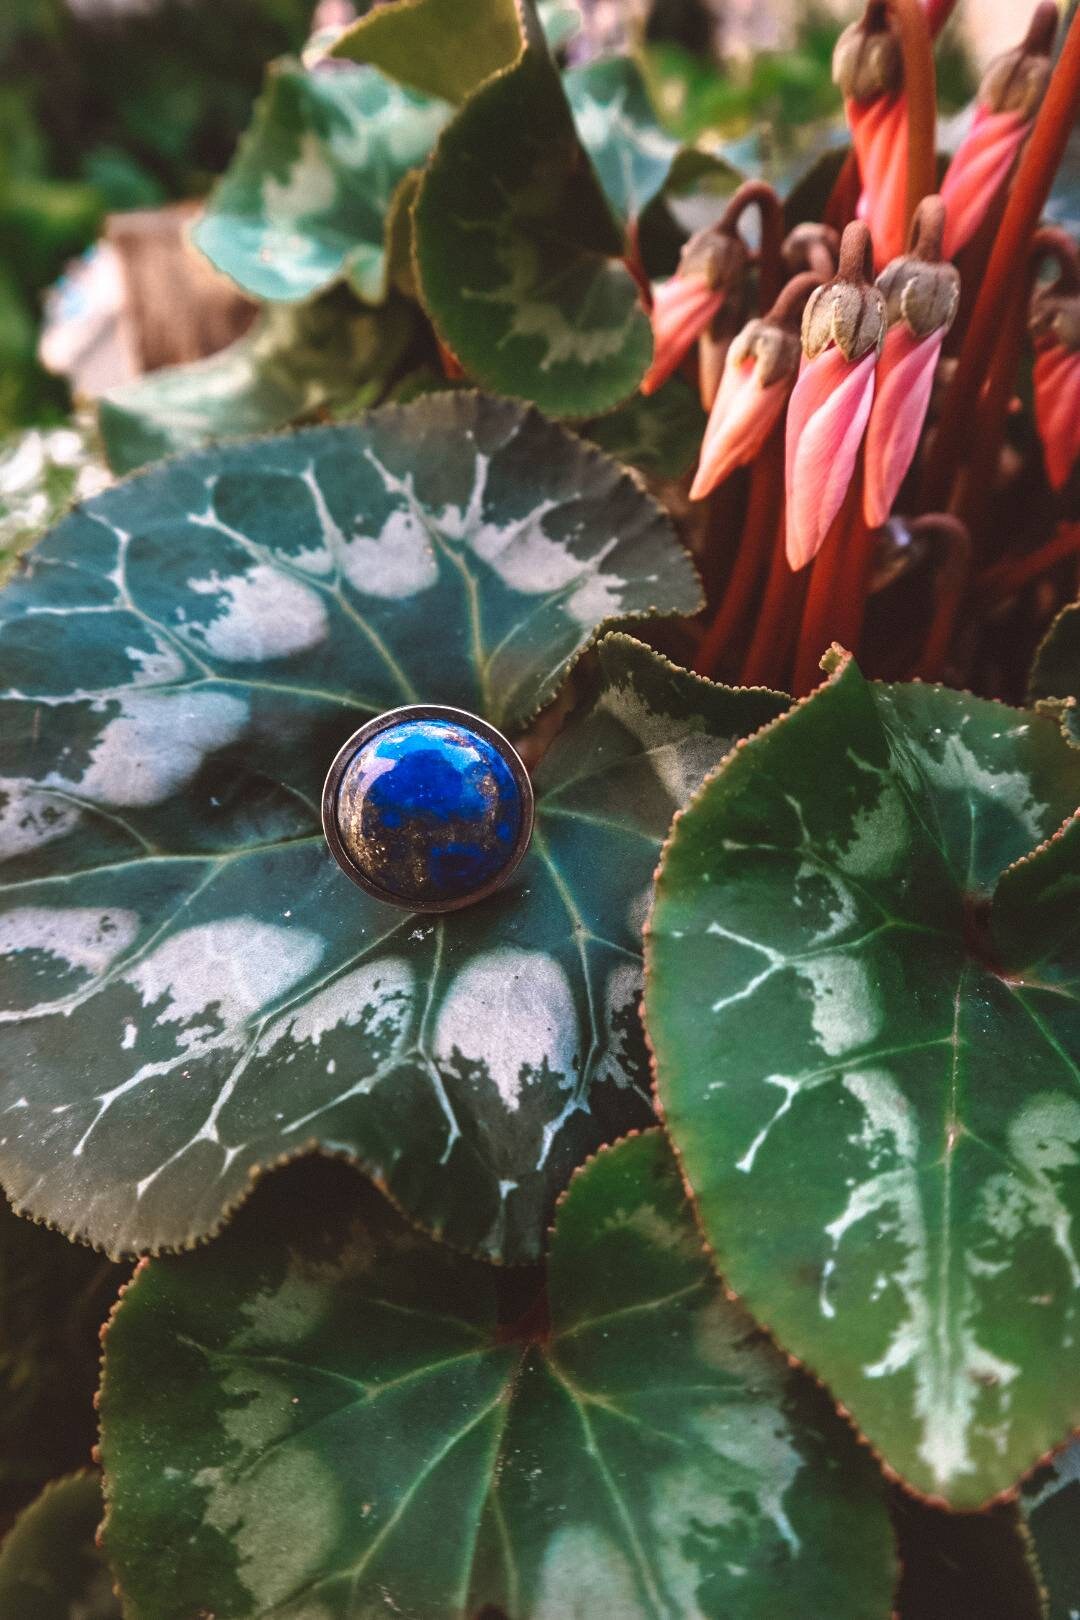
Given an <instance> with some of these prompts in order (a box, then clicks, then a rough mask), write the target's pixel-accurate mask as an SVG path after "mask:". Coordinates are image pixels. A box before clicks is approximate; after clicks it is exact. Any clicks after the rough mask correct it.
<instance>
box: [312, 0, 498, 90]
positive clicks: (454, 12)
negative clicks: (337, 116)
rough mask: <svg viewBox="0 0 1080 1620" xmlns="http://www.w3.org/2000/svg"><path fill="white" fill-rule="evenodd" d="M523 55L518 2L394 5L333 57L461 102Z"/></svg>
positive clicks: (373, 16)
mask: <svg viewBox="0 0 1080 1620" xmlns="http://www.w3.org/2000/svg"><path fill="white" fill-rule="evenodd" d="M520 51H521V25H520V23H519V21H518V14H517V8H516V6H515V4H514V0H468V4H467V5H462V3H461V0H392V3H391V4H388V5H380V6H377V7H373V8H372V9H371V10H370V11H369V12H368V13H367V15H366V16H364V17H361V18H360V20H359V22H355V23H353V25H352V27H351V28H348V29H346V31H345V33H344V34H342V35H341V37H340V38H339V39H338V40H337V41H336V42H335V44H334V46H333V48H332V51H331V53H330V54H331V55H332V56H334V57H347V58H349V59H350V60H351V61H353V62H370V63H372V64H373V65H374V66H375V67H377V68H380V69H381V70H382V72H383V73H385V74H387V76H388V77H389V78H391V79H396V80H397V81H398V83H399V84H407V85H411V86H412V87H413V89H414V90H423V91H424V92H425V93H426V94H427V95H429V96H439V97H441V98H442V100H444V101H453V102H459V101H464V100H465V99H466V98H467V97H468V96H469V95H470V94H471V93H472V91H473V90H475V89H476V87H477V86H478V85H480V84H482V83H483V82H484V80H485V79H488V78H490V77H491V75H492V74H493V73H497V72H498V71H499V69H500V68H505V67H509V65H510V63H511V62H514V61H516V59H517V57H518V55H519V53H520Z"/></svg>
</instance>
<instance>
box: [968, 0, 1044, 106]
mask: <svg viewBox="0 0 1080 1620" xmlns="http://www.w3.org/2000/svg"><path fill="white" fill-rule="evenodd" d="M1057 20H1058V14H1057V7H1056V6H1055V5H1053V4H1052V3H1051V0H1046V3H1045V4H1043V5H1040V6H1038V7H1037V8H1036V11H1035V14H1034V16H1033V17H1032V19H1031V26H1030V28H1029V29H1028V32H1027V37H1026V38H1025V39H1024V40H1023V42H1022V43H1021V44H1020V45H1018V46H1017V47H1016V49H1015V50H1012V51H1006V52H1005V54H1004V55H1003V56H997V57H995V58H994V60H993V61H992V62H991V63H990V66H989V67H988V68H987V70H986V72H985V73H984V75H983V80H982V83H981V84H980V86H979V93H978V95H977V96H976V98H975V99H976V102H977V103H978V105H979V106H980V107H985V108H986V110H987V111H988V112H992V113H1006V112H1010V113H1019V114H1020V115H1021V116H1022V117H1023V118H1034V116H1035V114H1036V113H1037V112H1038V110H1039V106H1040V104H1041V102H1042V99H1043V96H1044V95H1045V94H1046V87H1047V85H1048V84H1049V82H1050V52H1051V50H1052V49H1053V45H1054V36H1055V34H1056V32H1057Z"/></svg>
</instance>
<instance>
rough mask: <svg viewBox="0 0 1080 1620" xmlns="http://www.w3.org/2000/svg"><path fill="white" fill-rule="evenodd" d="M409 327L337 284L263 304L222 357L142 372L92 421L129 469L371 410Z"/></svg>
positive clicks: (400, 308) (115, 461)
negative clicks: (305, 300)
mask: <svg viewBox="0 0 1080 1620" xmlns="http://www.w3.org/2000/svg"><path fill="white" fill-rule="evenodd" d="M413 327H414V322H413V317H412V312H411V311H410V308H409V306H408V305H406V304H403V303H402V302H401V301H399V300H396V301H393V302H391V303H389V304H387V305H386V306H385V307H384V308H383V309H381V310H378V311H374V310H368V309H365V308H364V307H363V305H361V304H358V303H357V302H356V300H355V299H354V298H353V296H352V295H351V294H350V293H349V292H348V291H347V290H346V289H345V288H343V287H339V288H335V289H334V290H332V291H331V292H328V293H325V294H324V295H323V296H322V297H320V298H317V299H315V300H313V301H312V302H311V303H310V304H269V305H267V306H266V308H264V309H263V310H262V311H261V312H260V314H259V315H258V317H257V318H256V321H255V324H254V325H253V326H252V327H251V329H250V330H249V331H248V332H246V333H245V334H244V336H243V337H241V338H239V339H238V340H237V341H236V342H235V343H232V344H230V345H229V347H228V348H227V349H223V350H222V351H221V352H220V353H219V354H214V355H211V356H210V358H209V359H207V360H196V361H194V362H193V363H192V364H190V365H183V366H169V367H166V368H165V369H164V370H162V371H152V372H149V373H148V374H147V375H146V376H144V377H139V378H137V379H136V381H134V382H130V383H125V384H124V386H123V387H122V388H116V389H114V390H113V391H112V393H111V394H108V395H106V397H105V398H104V399H103V400H102V401H101V403H100V405H99V421H100V424H101V436H102V438H103V440H104V442H105V448H106V451H107V453H108V457H109V464H110V466H111V467H112V468H113V470H114V472H117V473H125V472H132V471H133V470H134V469H135V468H136V467H141V466H143V465H144V463H146V462H148V461H155V460H157V459H158V458H159V457H160V456H164V455H170V454H173V453H174V452H176V451H178V450H193V449H197V448H198V447H200V446H201V445H204V444H209V443H212V442H213V441H215V440H221V439H235V438H241V437H243V436H245V435H247V434H251V433H260V432H262V433H265V432H266V431H267V430H268V429H271V428H277V427H285V426H286V425H288V424H289V423H291V422H296V421H298V420H301V419H302V418H304V417H306V416H310V415H311V414H312V413H313V412H314V411H316V410H318V409H319V408H325V407H328V406H330V407H339V408H340V407H342V406H345V405H347V404H351V403H355V404H356V405H357V406H358V407H359V406H362V405H365V404H366V405H372V404H375V403H376V401H377V399H378V397H379V396H380V394H382V393H383V392H384V391H385V388H386V383H387V379H388V378H389V377H390V376H391V375H392V373H393V371H394V368H395V367H396V365H397V363H398V361H399V360H400V359H401V355H402V353H403V351H404V349H405V347H406V345H407V344H408V342H409V339H410V337H411V336H412V334H413ZM365 394H369V395H370V396H371V397H365Z"/></svg>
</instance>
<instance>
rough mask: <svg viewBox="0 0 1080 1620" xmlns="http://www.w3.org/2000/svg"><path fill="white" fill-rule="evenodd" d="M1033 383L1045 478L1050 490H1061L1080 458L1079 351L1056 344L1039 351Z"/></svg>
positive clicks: (1036, 421)
mask: <svg viewBox="0 0 1080 1620" xmlns="http://www.w3.org/2000/svg"><path fill="white" fill-rule="evenodd" d="M1033 382H1034V388H1035V425H1036V427H1037V428H1038V430H1039V438H1040V439H1041V440H1042V447H1043V459H1044V460H1045V462H1046V475H1047V477H1048V478H1049V480H1050V487H1051V489H1053V490H1061V489H1064V487H1065V485H1066V484H1067V483H1068V481H1069V478H1070V476H1071V474H1072V470H1073V467H1074V466H1075V464H1076V460H1077V458H1078V457H1080V349H1066V348H1064V347H1063V345H1062V344H1060V343H1053V344H1051V345H1050V346H1049V347H1048V348H1045V349H1042V350H1040V352H1039V353H1038V354H1037V355H1036V357H1035V367H1034V372H1033Z"/></svg>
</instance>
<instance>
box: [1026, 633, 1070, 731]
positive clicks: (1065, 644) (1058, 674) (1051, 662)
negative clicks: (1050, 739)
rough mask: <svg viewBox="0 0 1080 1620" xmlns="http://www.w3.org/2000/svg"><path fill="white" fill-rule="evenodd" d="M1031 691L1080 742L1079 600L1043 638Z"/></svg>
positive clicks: (1033, 674) (1034, 701)
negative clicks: (1057, 716)
mask: <svg viewBox="0 0 1080 1620" xmlns="http://www.w3.org/2000/svg"><path fill="white" fill-rule="evenodd" d="M1028 695H1029V697H1030V699H1031V701H1032V702H1033V703H1040V704H1045V705H1046V706H1047V708H1048V709H1050V710H1051V712H1054V713H1056V714H1058V715H1059V716H1060V719H1061V723H1062V725H1063V727H1064V728H1065V734H1066V736H1067V737H1069V738H1070V740H1071V741H1072V742H1074V743H1078V744H1080V712H1078V710H1080V602H1070V603H1069V605H1068V606H1067V607H1064V608H1062V610H1061V612H1060V613H1059V614H1058V616H1057V618H1056V619H1055V620H1054V622H1053V624H1052V625H1051V626H1050V628H1049V630H1048V631H1047V632H1046V635H1045V636H1044V637H1043V639H1042V641H1041V642H1040V644H1039V648H1038V651H1037V652H1036V654H1035V662H1034V664H1033V665H1032V669H1031V680H1030V683H1029V692H1028Z"/></svg>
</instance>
